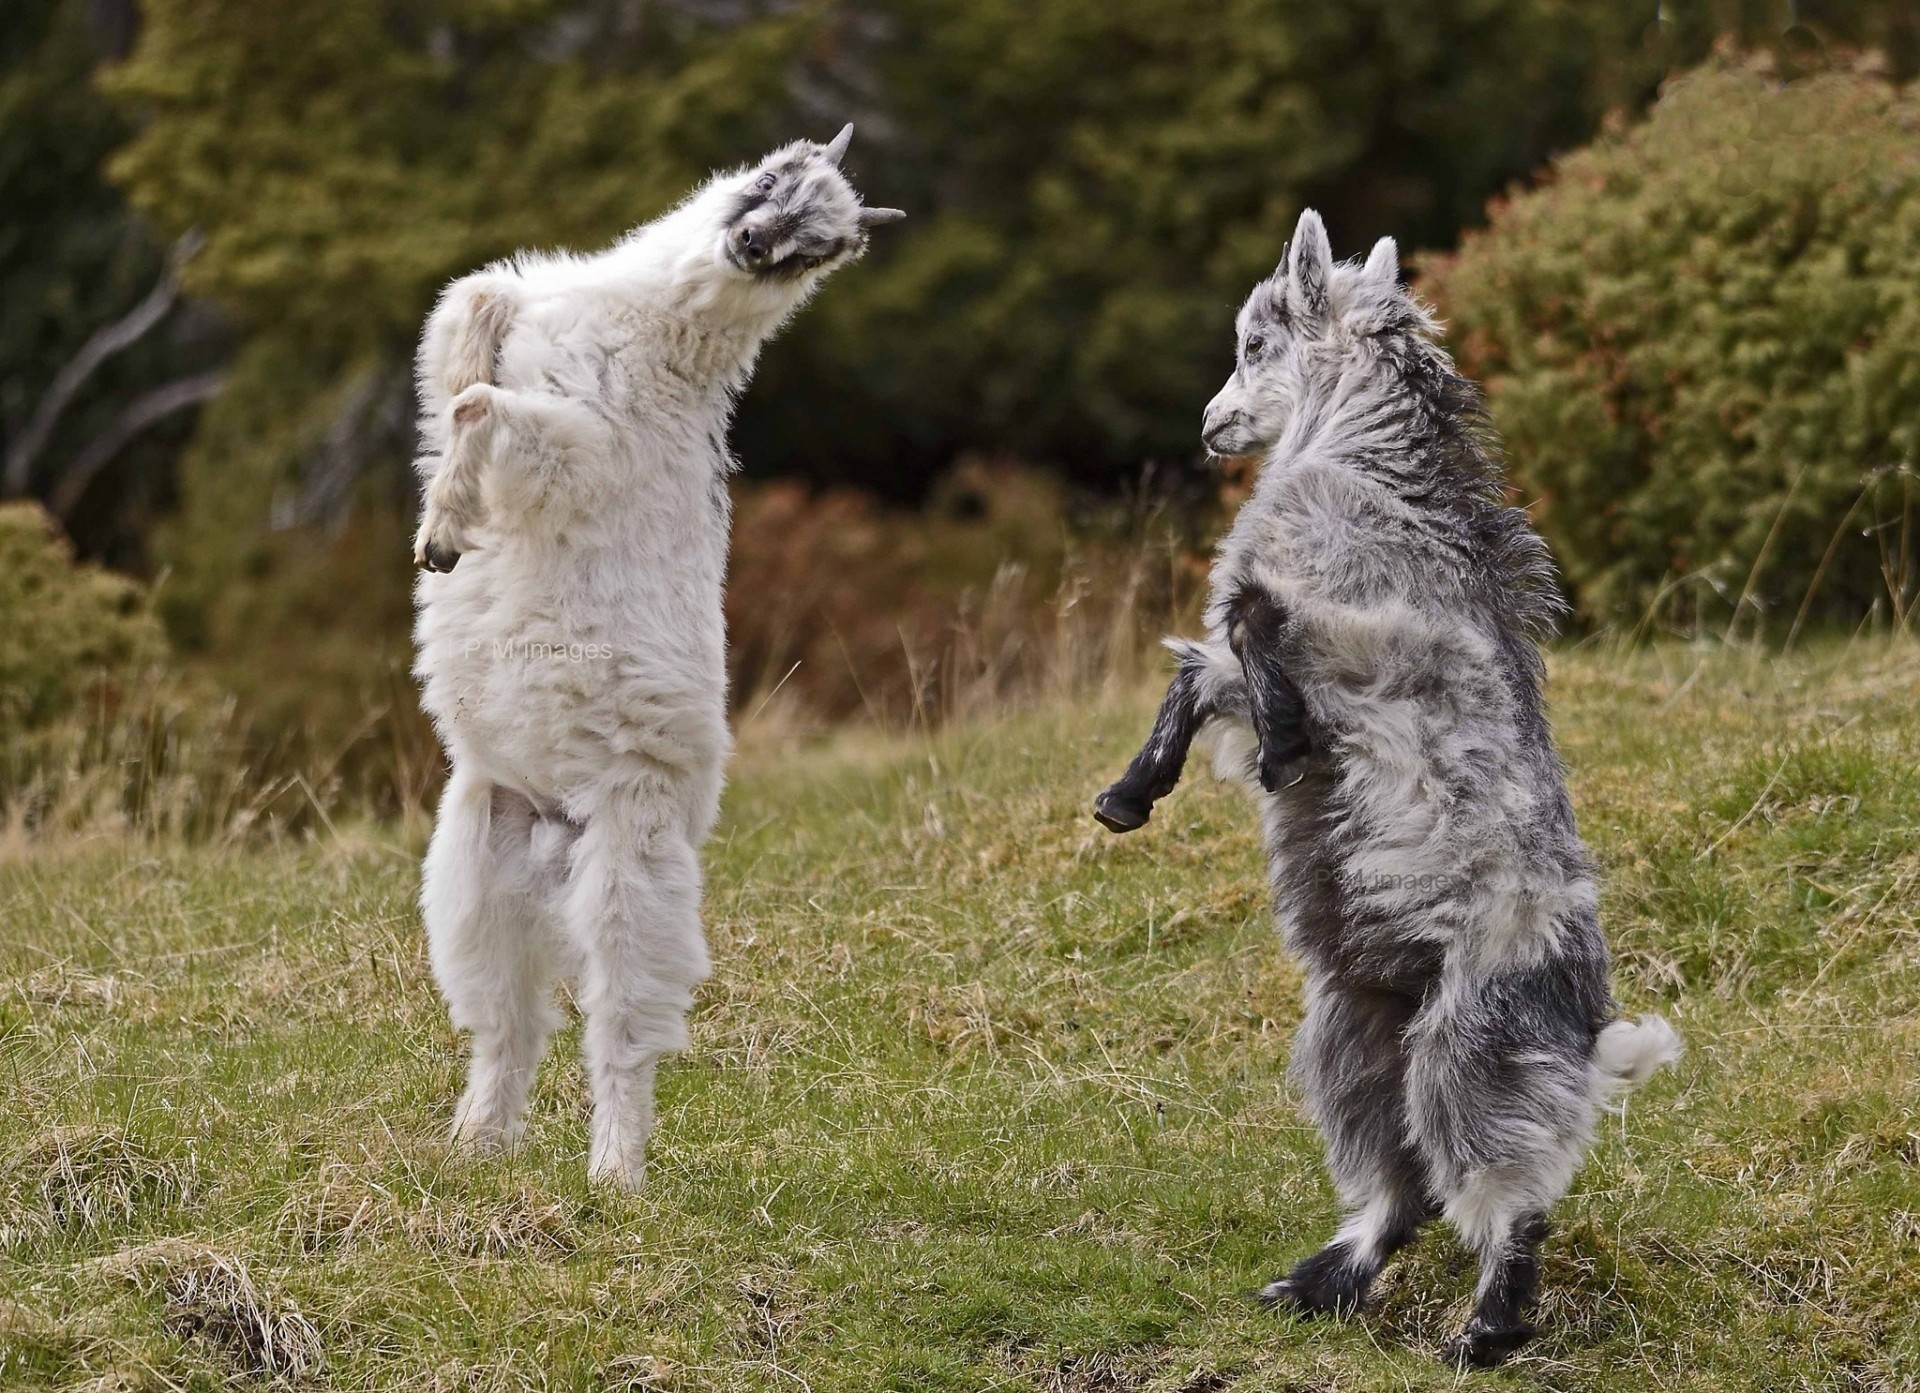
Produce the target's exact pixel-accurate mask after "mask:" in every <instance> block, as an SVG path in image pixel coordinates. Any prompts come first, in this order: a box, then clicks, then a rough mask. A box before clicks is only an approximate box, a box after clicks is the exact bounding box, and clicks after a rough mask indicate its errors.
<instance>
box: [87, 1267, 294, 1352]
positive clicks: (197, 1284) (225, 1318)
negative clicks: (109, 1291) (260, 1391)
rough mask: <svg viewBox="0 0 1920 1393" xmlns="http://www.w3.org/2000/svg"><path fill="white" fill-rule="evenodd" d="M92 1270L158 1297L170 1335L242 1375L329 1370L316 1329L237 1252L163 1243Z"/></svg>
mask: <svg viewBox="0 0 1920 1393" xmlns="http://www.w3.org/2000/svg"><path fill="white" fill-rule="evenodd" d="M93 1270H94V1272H95V1273H97V1274H98V1275H101V1276H105V1277H109V1278H116V1279H120V1280H123V1281H126V1282H129V1283H131V1284H132V1285H133V1286H135V1287H136V1288H138V1289H139V1290H140V1291H141V1292H142V1293H143V1294H145V1295H148V1296H157V1297H159V1298H160V1299H161V1300H162V1301H163V1303H164V1305H165V1316H164V1320H165V1323H166V1327H167V1329H168V1330H169V1331H170V1332H171V1333H172V1334H174V1335H175V1336H177V1337H179V1338H180V1339H183V1340H190V1341H194V1342H197V1343H199V1344H201V1345H203V1346H205V1347H206V1348H207V1349H209V1350H211V1351H213V1352H214V1353H215V1354H217V1355H218V1356H219V1357H220V1358H221V1359H222V1360H224V1361H225V1362H227V1363H228V1364H229V1365H231V1366H232V1368H233V1369H234V1371H235V1372H236V1373H239V1374H241V1375H242V1376H245V1377H249V1378H259V1379H274V1380H287V1381H292V1380H298V1379H304V1378H307V1377H309V1376H311V1375H315V1374H318V1373H319V1372H320V1371H321V1369H322V1368H323V1367H324V1366H325V1363H326V1359H325V1351H324V1349H323V1347H322V1344H321V1340H320V1331H319V1330H318V1329H317V1328H316V1327H315V1326H314V1323H313V1322H312V1321H311V1320H309V1319H307V1317H306V1316H305V1315H303V1314H302V1313H301V1311H300V1308H299V1307H298V1306H297V1305H295V1304H294V1303H293V1302H292V1301H291V1300H290V1299H288V1298H287V1297H285V1296H283V1295H280V1294H277V1293H275V1292H273V1291H270V1290H269V1289H268V1288H266V1287H265V1286H263V1285H262V1284H261V1283H260V1282H259V1281H258V1280H256V1279H255V1277H254V1275H253V1273H252V1271H251V1270H250V1269H249V1268H248V1266H247V1264H246V1262H245V1260H244V1259H242V1258H240V1257H237V1256H235V1255H234V1254H231V1253H226V1252H221V1251H220V1250H218V1249H216V1248H211V1247H208V1246H206V1245H204V1244H201V1243H198V1242H195V1241H193V1240H190V1239H180V1238H163V1239H160V1240H158V1241H156V1242H153V1243H148V1244H144V1245H142V1246H140V1247H137V1248H128V1249H124V1250H122V1251H120V1252H117V1253H114V1254H112V1255H110V1256H108V1257H104V1258H100V1259H98V1260H96V1262H95V1263H94V1266H93Z"/></svg>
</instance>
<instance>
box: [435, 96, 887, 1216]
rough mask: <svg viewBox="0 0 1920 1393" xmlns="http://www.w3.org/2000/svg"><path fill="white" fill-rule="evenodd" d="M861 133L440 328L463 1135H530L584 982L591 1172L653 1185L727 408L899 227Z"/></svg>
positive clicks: (536, 270) (701, 834)
mask: <svg viewBox="0 0 1920 1393" xmlns="http://www.w3.org/2000/svg"><path fill="white" fill-rule="evenodd" d="M849 130H851V128H849ZM846 136H847V132H842V134H841V136H840V138H839V139H837V140H836V141H835V142H834V143H833V144H832V145H831V146H828V147H821V146H818V145H814V144H811V143H808V142H798V143H795V144H793V145H790V146H787V147H785V148H783V149H781V150H779V151H776V152H775V153H774V154H772V155H770V156H768V157H767V159H766V160H764V161H762V162H761V163H760V164H759V165H757V166H754V167H752V168H749V169H742V170H738V171H735V172H732V173H728V174H722V175H719V176H717V177H715V178H714V179H712V180H711V181H710V182H709V183H708V184H707V185H706V186H705V187H703V188H702V189H701V190H699V191H698V192H697V193H696V194H694V195H693V196H692V197H691V198H690V199H688V200H687V201H686V202H685V203H683V204H681V205H680V206H679V207H677V208H675V209H674V210H672V211H671V212H669V213H667V214H666V215H665V216H663V217H661V218H660V219H658V220H657V221H655V222H652V223H649V224H647V225H646V226H644V227H641V228H640V229H638V230H637V231H635V232H633V233H631V234H630V235H628V236H627V237H626V238H624V239H623V240H622V241H620V242H619V243H618V244H617V245H615V246H613V247H612V248H610V249H609V250H607V251H605V252H602V253H600V254H598V255H595V256H587V257H576V256H567V255H522V256H520V257H517V258H515V259H514V260H512V261H510V262H503V263H499V264H496V265H494V266H490V267H488V268H487V269H486V270H484V271H482V272H479V273H478V274H475V275H472V276H468V277H465V278H464V279H462V280H459V281H456V282H455V283H454V284H453V285H451V286H450V287H448V289H447V291H446V293H445V294H444V295H443V296H442V297H441V299H440V303H439V306H438V307H437V308H436V309H435V311H434V313H433V315H432V317H431V319H429V321H428V323H427V326H426V330H425V333H424V334H423V336H422V339H421V345H420V358H419V378H420V384H419V385H420V405H421V435H422V437H423V440H424V442H425V446H426V454H425V456H424V457H423V458H422V460H421V461H420V463H419V469H420V472H421V474H422V477H423V479H424V480H425V483H426V490H425V504H424V509H423V517H422V521H421V527H420V534H419V540H418V543H417V548H416V557H417V559H418V560H420V561H421V562H422V564H424V565H427V566H428V567H429V568H430V572H429V573H427V574H423V575H422V576H421V577H420V580H419V585H418V592H417V603H418V609H419V617H418V624H417V628H416V638H417V641H418V650H419V652H418V660H417V663H416V672H417V675H418V676H419V678H420V680H421V682H422V684H423V701H424V704H425V706H426V708H427V710H428V711H429V712H430V713H431V714H432V716H433V719H434V722H435V724H436V726H437V727H438V729H439V732H440V736H441V739H442V740H443V742H444V743H445V746H446V749H447V754H448V757H449V759H450V760H451V763H452V776H451V779H450V781H449V783H448V785H447V789H446V793H445V796H444V798H443V800H442V803H441V808H440V815H439V818H438V821H437V823H436V825H435V827H434V833H433V842H432V846H431V848H430V850H429V851H428V853H427V858H426V865H425V871H424V883H423V886H422V890H421V909H422V912H423V914H424V916H425V919H426V926H427V933H428V939H429V944H430V948H431V956H432V961H433V969H434V974H435V976H436V978H437V979H438V981H439V984H440V988H441V991H442V993H443V994H444V995H445V997H446V1000H447V1004H448V1006H449V1007H450V1009H451V1011H452V1016H453V1020H454V1023H455V1024H456V1025H457V1026H459V1027H460V1028H461V1029H463V1030H466V1031H468V1032H470V1033H471V1035H472V1037H473V1042H472V1058H471V1063H470V1073H469V1079H468V1085H467V1090H466V1094H465V1096H464V1097H463V1098H462V1099H461V1101H460V1104H459V1108H458V1110H457V1113H456V1117H455V1122H454V1133H455V1138H456V1140H457V1141H458V1142H461V1143H466V1144H470V1145H473V1146H478V1147H494V1146H500V1145H504V1144H506V1143H509V1142H511V1141H512V1140H513V1139H514V1138H516V1137H517V1136H518V1134H519V1133H520V1131H521V1128H522V1126H523V1118H524V1114H525V1110H526V1105H527V1095H528V1089H529V1086H530V1084H531V1082H532V1080H533V1076H534V1073H535V1070H536V1069H537V1068H538V1066H539V1063H540V1060H541V1057H542V1055H543V1054H544V1052H545V1048H546V1043H547V1038H548V1036H549V1034H550V1033H551V1032H552V1030H553V1028H554V1026H555V1024H556V1023H557V1019H558V1013H557V1011H556V1009H555V1006H554V990H555V987H556V984H557V982H558V981H559V980H560V979H561V978H562V977H568V978H571V979H572V980H573V982H574V984H575V995H576V998H577V1000H578V1002H579V1005H580V1007H581V1009H582V1011H583V1012H584V1015H585V1020H586V1025H585V1055H586V1062H587V1068H588V1074H589V1082H590V1089H591V1093H592V1099H593V1126H592V1145H591V1151H590V1155H589V1168H590V1171H591V1173H592V1174H593V1175H594V1176H595V1177H600V1178H607V1179H612V1180H615V1181H619V1182H622V1183H626V1184H637V1183H639V1182H640V1180H641V1179H642V1177H643V1174H644V1166H645V1149H646V1142H647V1135H648V1133H649V1131H650V1130H651V1126H652V1117H653V1077H654V1069H655V1064H656V1062H657V1061H658V1059H659V1058H660V1056H661V1055H662V1054H664V1053H667V1052H669V1051H673V1050H678V1049H682V1048H684V1047H685V1045H686V1042H687V1030H686V1024H685V1019H686V1014H687V1010H688V1008H689V1006H690V1005H691V1004H692V1001H693V992H694V988H695V987H696V986H697V985H698V984H699V982H700V981H701V980H702V979H703V978H705V977H706V976H707V973H708V970H709V964H708V958H707V947H706V941H705V938H704V936H703V934H702V932H701V925H700V917H699V907H700V864H699V859H698V848H699V847H700V845H701V843H702V841H703V840H704V839H705V838H706V836H707V833H708V831H709V829H710V828H711V827H712V825H713V821H714V817H715V815H716V812H717V810H718V806H719V798H720V788H721V780H722V766H723V764H724V762H725V760H726V757H727V753H728V749H729V744H730V740H729V735H728V730H727V721H726V666H725V633H724V627H723V621H722V616H721V589H722V584H723V581H724V577H725V571H726V559H727V541H728V522H729V510H728V496H727V486H726V479H727V475H728V473H729V472H730V470H731V469H732V460H731V458H730V457H729V455H728V452H727V448H726V444H725V433H726V429H727V424H728V419H729V416H730V414H731V409H732V405H733V401H734V397H735V394H736V393H737V392H738V391H739V390H740V389H741V388H742V387H743V386H744V385H745V383H746V380H747V377H748V374H749V372H750V371H751V369H752V366H753V362H754V357H755V355H756V354H757V352H758V351H759V348H760V345H761V344H762V342H764V341H765V340H766V339H767V337H768V336H769V335H771V334H772V333H773V332H774V331H775V330H776V329H777V328H779V326H780V325H781V323H782V322H783V321H784V320H785V319H786V318H787V317H788V316H789V315H790V314H792V313H793V311H794V310H795V309H797V308H798V307H799V306H800V305H801V304H802V303H803V302H804V301H805V300H806V299H807V297H808V296H809V295H810V294H811V293H812V292H813V290H814V288H815V287H816V286H817V285H818V284H819V282H820V281H821V280H822V279H823V278H824V277H825V276H826V275H827V274H829V273H830V272H831V271H833V270H834V269H835V268H837V267H838V266H840V265H843V264H845V263H846V262H847V261H850V260H852V259H854V258H855V257H857V256H858V255H860V253H861V252H862V251H863V250H864V248H865V246H866V230H865V229H866V228H867V227H868V226H869V225H871V224H873V223H877V222H881V221H888V220H891V218H892V217H895V216H898V214H895V213H892V212H891V211H890V210H885V209H863V208H862V207H861V206H860V204H859V200H858V198H857V197H856V195H855V194H854V192H853V190H852V189H851V188H850V187H849V186H848V184H847V183H846V181H845V179H844V178H843V177H842V176H841V174H840V172H839V170H838V168H837V164H838V160H839V155H840V153H841V151H842V150H843V149H844V148H845V143H846ZM456 562H457V563H458V564H457V565H456ZM432 571H440V572H444V573H443V574H434V573H431V572H432Z"/></svg>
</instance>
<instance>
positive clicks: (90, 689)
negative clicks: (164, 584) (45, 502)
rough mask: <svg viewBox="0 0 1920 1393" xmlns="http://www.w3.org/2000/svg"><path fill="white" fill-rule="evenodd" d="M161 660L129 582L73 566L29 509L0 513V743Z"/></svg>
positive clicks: (142, 604) (108, 693)
mask: <svg viewBox="0 0 1920 1393" xmlns="http://www.w3.org/2000/svg"><path fill="white" fill-rule="evenodd" d="M164 652H165V642H164V640H163V638H162V636H161V631H160V623H159V620H158V619H157V618H155V616H154V614H153V611H152V609H151V608H150V607H149V605H148V604H147V602H146V596H145V593H144V592H143V591H142V590H141V588H140V587H139V586H138V585H136V584H135V583H134V582H132V581H130V580H127V579H125V578H124V577H121V576H117V575H114V574H112V573H111V572H109V571H104V570H101V569H100V568H99V567H97V566H82V565H77V564H75V562H74V557H73V549H72V547H71V546H69V545H68V543H67V540H66V538H65V537H64V536H62V535H61V533H60V531H59V529H58V528H56V527H55V526H54V524H53V521H52V519H50V518H49V517H48V516H47V515H46V513H45V512H43V511H42V510H41V508H40V507H39V505H38V504H34V503H11V504H7V505H5V506H0V735H4V736H5V737H6V739H7V740H8V742H9V743H11V742H12V741H14V740H15V739H17V738H18V737H19V736H20V735H21V734H23V733H25V732H30V731H36V730H42V729H45V728H46V727H47V726H49V725H51V724H52V723H53V722H55V721H57V720H59V719H60V718H61V717H63V716H65V715H67V714H69V713H71V712H72V711H73V710H74V708H75V707H76V706H79V705H80V704H81V703H82V702H83V701H86V700H88V699H91V698H95V697H103V696H104V697H107V698H113V697H114V696H115V695H116V688H115V683H116V681H117V680H119V679H122V678H124V677H125V676H127V674H129V673H130V672H133V671H135V670H137V669H138V668H140V667H142V666H144V665H146V664H148V663H151V662H153V661H155V660H156V659H158V658H160V657H161V656H162V655H163V654H164Z"/></svg>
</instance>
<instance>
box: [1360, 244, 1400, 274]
mask: <svg viewBox="0 0 1920 1393" xmlns="http://www.w3.org/2000/svg"><path fill="white" fill-rule="evenodd" d="M1365 274H1366V276H1367V278H1368V279H1369V280H1376V281H1379V282H1380V283H1381V284H1382V285H1397V284H1399V281H1400V248H1399V247H1398V246H1396V245H1395V244H1394V240H1393V238H1391V237H1382V238H1381V239H1380V240H1379V241H1377V242H1375V243H1374V244H1373V250H1372V251H1371V252H1369V253H1368V254H1367V267H1366V272H1365Z"/></svg>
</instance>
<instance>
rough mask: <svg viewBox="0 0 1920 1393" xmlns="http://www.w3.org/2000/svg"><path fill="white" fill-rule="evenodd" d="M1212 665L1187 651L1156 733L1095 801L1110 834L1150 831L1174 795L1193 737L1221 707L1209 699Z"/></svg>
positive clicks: (1098, 815)
mask: <svg viewBox="0 0 1920 1393" xmlns="http://www.w3.org/2000/svg"><path fill="white" fill-rule="evenodd" d="M1206 669H1207V660H1206V658H1205V657H1204V656H1203V654H1202V652H1201V650H1199V649H1197V648H1192V647H1187V648H1185V649H1183V650H1182V651H1181V655H1180V664H1179V666H1178V667H1177V668H1176V669H1175V670H1174V674H1173V681H1172V682H1171V683H1169V684H1168V685H1167V694H1166V696H1165V697H1163V698H1162V699H1161V702H1160V711H1159V714H1158V715H1156V716H1155V717H1154V718H1153V729H1152V731H1150V732H1149V733H1148V735H1147V741H1146V743H1145V744H1144V745H1142V746H1141V747H1140V752H1139V753H1138V754H1136V755H1135V756H1134V757H1133V759H1132V761H1131V762H1130V763H1129V764H1128V765H1127V772H1126V773H1124V774H1122V775H1121V776H1120V778H1119V779H1118V780H1117V781H1116V782H1115V783H1114V784H1113V785H1112V786H1111V787H1109V788H1108V789H1107V790H1106V791H1105V792H1104V793H1102V794H1101V795H1100V796H1099V797H1098V798H1096V799H1094V800H1093V816H1094V820H1095V821H1097V822H1098V823H1099V824H1100V825H1101V826H1102V827H1104V828H1106V829H1107V830H1108V831H1109V832H1131V831H1133V830H1135V829H1136V828H1140V827H1145V826H1146V825H1147V819H1148V818H1150V817H1152V816H1153V805H1154V803H1155V802H1157V801H1158V800H1159V799H1162V798H1165V797H1166V796H1167V795H1168V794H1169V793H1172V792H1173V790H1174V786H1175V785H1177V784H1178V783H1179V782H1180V775H1181V772H1182V771H1183V770H1184V769H1185V768H1186V765H1187V751H1188V749H1189V748H1190V747H1191V746H1192V745H1193V737H1194V735H1195V734H1196V733H1197V732H1198V731H1199V729H1200V727H1201V726H1202V725H1203V724H1205V722H1206V720H1207V718H1208V717H1209V716H1212V715H1214V714H1216V710H1217V706H1216V704H1215V703H1214V702H1213V701H1212V700H1210V699H1209V696H1210V694H1209V693H1208V691H1207V684H1206Z"/></svg>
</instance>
